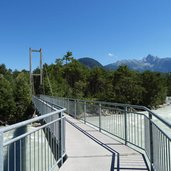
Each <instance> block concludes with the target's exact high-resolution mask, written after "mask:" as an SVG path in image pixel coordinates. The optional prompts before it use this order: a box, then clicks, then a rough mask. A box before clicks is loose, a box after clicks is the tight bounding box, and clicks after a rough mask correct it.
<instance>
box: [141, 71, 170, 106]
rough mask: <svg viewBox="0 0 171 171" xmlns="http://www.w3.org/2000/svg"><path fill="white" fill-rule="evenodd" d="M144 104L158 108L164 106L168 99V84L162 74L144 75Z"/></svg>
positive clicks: (147, 73) (150, 73)
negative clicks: (160, 105)
mask: <svg viewBox="0 0 171 171" xmlns="http://www.w3.org/2000/svg"><path fill="white" fill-rule="evenodd" d="M142 86H143V87H144V89H145V91H144V93H143V104H144V105H145V106H148V107H156V106H158V105H159V104H163V103H164V102H165V99H166V93H167V88H166V82H165V79H164V77H162V75H161V74H160V73H154V72H151V71H146V72H144V73H143V74H142Z"/></svg>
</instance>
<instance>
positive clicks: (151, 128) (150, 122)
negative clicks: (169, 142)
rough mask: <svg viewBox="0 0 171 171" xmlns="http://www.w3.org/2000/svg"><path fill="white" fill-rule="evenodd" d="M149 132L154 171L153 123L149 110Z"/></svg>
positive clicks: (151, 161) (151, 162) (151, 160)
mask: <svg viewBox="0 0 171 171" xmlns="http://www.w3.org/2000/svg"><path fill="white" fill-rule="evenodd" d="M149 129H150V130H149V133H150V164H151V171H153V151H154V150H153V125H152V114H151V113H150V112H149Z"/></svg>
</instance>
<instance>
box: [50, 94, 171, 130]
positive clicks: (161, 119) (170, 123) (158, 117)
mask: <svg viewBox="0 0 171 171" xmlns="http://www.w3.org/2000/svg"><path fill="white" fill-rule="evenodd" d="M48 97H52V96H48ZM54 98H55V97H54ZM59 98H61V99H69V100H73V101H74V100H77V101H79V102H88V103H100V104H107V105H112V106H118V107H132V108H136V109H139V110H144V111H147V112H149V113H150V114H151V115H152V116H154V117H156V118H157V119H159V121H161V122H162V123H164V124H165V125H166V126H167V127H169V128H171V122H168V121H167V120H166V119H164V118H162V117H161V116H159V115H158V114H156V113H155V112H152V111H151V110H150V109H149V108H147V107H145V106H142V105H131V104H122V103H113V102H104V101H96V100H80V99H74V98H66V97H59Z"/></svg>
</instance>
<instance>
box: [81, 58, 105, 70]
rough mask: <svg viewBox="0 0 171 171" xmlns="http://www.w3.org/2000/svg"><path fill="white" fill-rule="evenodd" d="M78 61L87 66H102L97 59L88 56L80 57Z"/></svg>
mask: <svg viewBox="0 0 171 171" xmlns="http://www.w3.org/2000/svg"><path fill="white" fill-rule="evenodd" d="M78 61H79V62H80V63H81V64H83V65H85V66H86V67H88V68H94V67H103V65H102V64H101V63H99V62H98V61H96V60H95V59H92V58H88V57H85V58H80V59H78Z"/></svg>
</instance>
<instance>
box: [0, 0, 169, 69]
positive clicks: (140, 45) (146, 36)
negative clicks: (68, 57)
mask: <svg viewBox="0 0 171 171" xmlns="http://www.w3.org/2000/svg"><path fill="white" fill-rule="evenodd" d="M29 47H31V48H33V49H39V48H42V49H43V61H44V62H46V63H48V64H50V63H54V61H55V59H56V58H59V57H63V55H64V54H65V53H66V51H72V52H73V56H74V57H75V58H81V57H92V58H94V59H96V60H98V61H99V62H101V63H102V64H103V65H106V64H109V63H113V62H115V61H117V60H122V59H141V58H143V57H145V56H147V55H148V54H152V55H155V56H159V57H171V0H15V1H14V0H1V1H0V63H5V64H6V66H7V67H8V68H12V69H13V70H14V69H18V70H21V69H28V68H29V63H28V59H29V58H28V55H29V53H28V52H29V51H28V50H29ZM35 56H36V55H35ZM35 63H37V61H35Z"/></svg>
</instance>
